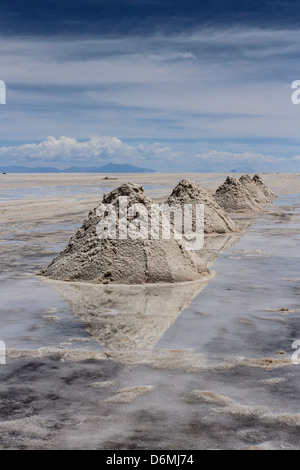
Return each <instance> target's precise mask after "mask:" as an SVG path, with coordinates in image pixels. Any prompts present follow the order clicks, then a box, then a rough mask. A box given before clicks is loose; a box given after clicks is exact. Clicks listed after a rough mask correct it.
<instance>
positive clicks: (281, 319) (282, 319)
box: [256, 317, 286, 322]
mask: <svg viewBox="0 0 300 470" xmlns="http://www.w3.org/2000/svg"><path fill="white" fill-rule="evenodd" d="M256 318H259V319H260V320H267V321H278V322H286V319H285V318H280V317H256Z"/></svg>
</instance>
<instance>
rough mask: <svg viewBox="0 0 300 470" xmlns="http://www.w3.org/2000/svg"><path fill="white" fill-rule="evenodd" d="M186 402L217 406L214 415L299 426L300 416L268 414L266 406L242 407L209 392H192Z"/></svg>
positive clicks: (229, 399) (227, 398) (222, 396)
mask: <svg viewBox="0 0 300 470" xmlns="http://www.w3.org/2000/svg"><path fill="white" fill-rule="evenodd" d="M187 400H188V401H192V402H193V403H196V402H203V403H209V404H215V405H218V406H219V408H213V409H212V411H215V412H216V413H224V414H230V415H233V416H241V417H252V418H256V419H259V420H261V421H263V422H264V423H265V422H268V423H271V424H274V425H287V426H293V427H298V426H300V414H276V413H269V412H268V411H267V410H268V407H267V406H251V405H244V404H241V403H238V402H236V401H234V400H232V399H231V398H229V397H226V396H224V395H219V394H218V393H215V392H211V391H209V390H193V391H192V392H190V393H189V394H188V395H187Z"/></svg>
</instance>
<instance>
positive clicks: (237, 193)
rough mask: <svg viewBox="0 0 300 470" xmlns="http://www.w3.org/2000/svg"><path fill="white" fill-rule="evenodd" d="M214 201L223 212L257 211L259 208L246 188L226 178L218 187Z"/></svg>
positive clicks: (232, 179) (234, 180)
mask: <svg viewBox="0 0 300 470" xmlns="http://www.w3.org/2000/svg"><path fill="white" fill-rule="evenodd" d="M214 199H215V200H216V201H217V203H218V204H219V205H220V206H221V207H222V208H223V209H225V210H228V211H233V212H247V211H259V210H261V207H260V206H259V204H258V203H257V202H256V201H255V199H254V198H253V196H252V195H251V194H250V193H249V191H248V190H247V188H246V187H245V186H244V185H243V184H242V183H241V182H240V181H238V180H237V179H236V178H233V177H232V176H228V177H227V178H226V180H225V182H224V183H223V184H221V186H219V188H218V189H217V191H216V193H215V194H214Z"/></svg>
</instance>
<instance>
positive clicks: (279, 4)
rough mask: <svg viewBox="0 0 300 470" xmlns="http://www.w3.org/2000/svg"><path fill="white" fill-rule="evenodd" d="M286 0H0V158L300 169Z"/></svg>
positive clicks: (295, 49)
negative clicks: (0, 94) (1, 90)
mask: <svg viewBox="0 0 300 470" xmlns="http://www.w3.org/2000/svg"><path fill="white" fill-rule="evenodd" d="M299 26H300V11H299V8H298V5H297V2H289V1H284V2H283V1H276V0H275V1H251V2H250V1H243V0H241V1H239V2H237V1H228V0H222V1H221V0H214V1H201V2H200V1H191V0H186V1H184V2H183V1H176V0H172V1H171V0H170V1H169V0H160V1H156V0H143V1H138V0H130V1H129V0H128V1H115V0H109V1H108V0H100V1H99V0H98V1H97V0H93V1H92V0H86V1H76V0H74V1H72V2H71V1H69V0H64V1H61V2H58V1H54V0H44V1H37V0H36V1H30V0H22V1H21V0H19V1H13V0H12V1H10V2H8V1H6V0H1V4H0V57H1V68H0V79H1V80H4V81H5V83H6V91H7V97H6V104H5V105H0V118H1V131H0V165H5V166H7V165H24V166H41V165H44V166H56V167H58V168H65V167H68V166H71V165H75V166H101V165H103V164H106V163H109V162H114V163H124V162H129V163H132V164H134V165H137V166H143V167H150V168H154V169H155V170H157V171H207V170H208V171H230V170H231V169H234V168H237V169H239V168H246V169H248V170H249V171H251V169H253V171H300V146H299V144H300V138H299V129H300V105H294V104H293V103H292V101H291V95H292V91H293V90H292V88H291V84H292V82H293V81H294V80H298V79H300V66H299V50H300V28H299Z"/></svg>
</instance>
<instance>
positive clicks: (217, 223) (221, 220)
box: [166, 179, 239, 233]
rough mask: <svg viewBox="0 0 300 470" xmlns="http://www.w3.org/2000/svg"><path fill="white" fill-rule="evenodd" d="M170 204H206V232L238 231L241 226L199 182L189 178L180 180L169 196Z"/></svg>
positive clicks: (168, 201) (168, 202)
mask: <svg viewBox="0 0 300 470" xmlns="http://www.w3.org/2000/svg"><path fill="white" fill-rule="evenodd" d="M166 203H167V204H168V205H173V204H180V205H181V206H183V205H184V204H192V205H193V204H204V232H205V233H226V232H238V231H239V228H238V226H237V225H236V223H235V222H233V220H231V219H230V217H229V216H228V215H227V214H226V212H225V211H224V209H222V208H221V207H220V206H219V204H218V203H217V202H216V201H215V199H214V198H213V197H212V196H210V195H209V194H208V193H207V192H206V191H204V190H203V189H201V188H200V186H199V184H198V183H196V182H194V181H191V180H189V179H183V180H181V181H179V183H178V184H177V186H175V188H174V189H173V191H172V193H171V195H170V196H169V197H168V199H167V201H166Z"/></svg>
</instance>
